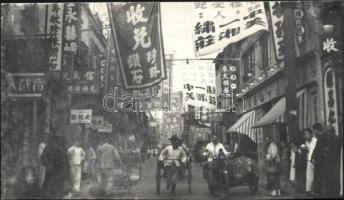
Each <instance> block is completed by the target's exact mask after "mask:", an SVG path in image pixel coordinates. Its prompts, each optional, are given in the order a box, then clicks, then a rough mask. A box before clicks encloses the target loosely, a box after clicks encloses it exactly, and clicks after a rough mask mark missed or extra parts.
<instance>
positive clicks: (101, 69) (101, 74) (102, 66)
mask: <svg viewBox="0 0 344 200" xmlns="http://www.w3.org/2000/svg"><path fill="white" fill-rule="evenodd" d="M99 62H100V63H99V64H100V67H99V79H100V80H99V82H100V83H99V87H100V89H101V90H103V91H104V93H105V86H106V82H107V81H106V77H107V73H106V71H107V69H106V60H105V57H104V56H103V55H99Z"/></svg>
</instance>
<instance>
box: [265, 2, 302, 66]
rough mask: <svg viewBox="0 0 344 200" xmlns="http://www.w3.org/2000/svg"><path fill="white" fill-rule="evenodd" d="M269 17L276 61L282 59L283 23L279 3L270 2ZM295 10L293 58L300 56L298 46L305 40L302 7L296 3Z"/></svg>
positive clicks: (283, 44) (282, 10)
mask: <svg viewBox="0 0 344 200" xmlns="http://www.w3.org/2000/svg"><path fill="white" fill-rule="evenodd" d="M269 6H270V16H271V24H272V31H273V36H274V46H275V53H276V59H277V60H283V59H284V46H285V43H284V31H283V21H284V9H283V5H282V2H281V1H270V2H269ZM295 6H296V8H295V10H294V16H295V24H296V26H295V29H296V35H295V56H296V57H299V56H300V53H301V52H300V46H301V45H302V42H303V40H304V38H305V35H304V33H305V29H304V26H303V24H304V22H303V16H304V12H303V5H302V3H301V2H300V1H298V2H296V4H295Z"/></svg>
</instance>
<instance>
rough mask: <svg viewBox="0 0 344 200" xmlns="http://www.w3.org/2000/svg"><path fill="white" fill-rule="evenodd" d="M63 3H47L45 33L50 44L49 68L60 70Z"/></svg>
mask: <svg viewBox="0 0 344 200" xmlns="http://www.w3.org/2000/svg"><path fill="white" fill-rule="evenodd" d="M63 9H64V4H63V3H53V4H49V5H48V22H47V23H48V24H47V34H48V40H49V42H50V45H51V53H50V54H49V70H51V71H59V70H61V62H62V33H63V32H62V31H63V30H62V27H63Z"/></svg>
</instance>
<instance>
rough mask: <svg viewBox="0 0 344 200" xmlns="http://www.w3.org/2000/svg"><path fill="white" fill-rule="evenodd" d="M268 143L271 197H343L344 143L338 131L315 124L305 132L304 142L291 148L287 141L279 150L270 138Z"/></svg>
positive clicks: (303, 133)
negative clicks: (343, 157)
mask: <svg viewBox="0 0 344 200" xmlns="http://www.w3.org/2000/svg"><path fill="white" fill-rule="evenodd" d="M265 141H266V143H267V144H268V150H267V154H266V157H265V158H266V166H267V167H266V169H267V170H266V171H267V183H268V184H267V186H268V189H270V190H272V191H271V195H273V196H278V195H281V194H282V193H283V192H285V193H288V192H287V191H294V192H293V193H305V194H306V195H310V196H315V197H338V196H339V190H340V174H339V173H340V162H341V161H340V156H341V151H342V144H343V140H342V138H340V137H339V136H338V135H337V134H336V131H335V128H334V127H332V126H329V125H324V124H322V123H315V124H314V125H313V126H312V129H309V128H306V129H304V130H302V139H301V140H300V141H299V142H297V143H296V142H295V143H292V144H290V148H288V145H287V144H286V142H285V141H282V142H281V145H280V148H279V147H278V145H277V144H276V143H275V142H274V141H273V140H272V138H271V137H270V136H266V137H265ZM281 183H286V184H281ZM288 183H290V184H288ZM290 187H291V188H292V189H291V190H289V189H290Z"/></svg>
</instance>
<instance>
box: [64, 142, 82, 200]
mask: <svg viewBox="0 0 344 200" xmlns="http://www.w3.org/2000/svg"><path fill="white" fill-rule="evenodd" d="M85 156H86V153H85V151H84V150H83V149H82V148H81V147H80V142H78V141H75V142H74V144H73V146H71V147H70V148H69V149H68V158H69V164H70V176H71V181H72V192H73V193H74V194H77V193H79V192H80V183H81V163H82V161H83V160H84V159H85Z"/></svg>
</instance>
